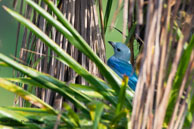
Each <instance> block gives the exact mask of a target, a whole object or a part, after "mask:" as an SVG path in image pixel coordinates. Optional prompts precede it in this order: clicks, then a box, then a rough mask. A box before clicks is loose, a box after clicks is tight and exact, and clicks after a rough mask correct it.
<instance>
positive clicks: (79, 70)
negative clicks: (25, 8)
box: [4, 6, 116, 105]
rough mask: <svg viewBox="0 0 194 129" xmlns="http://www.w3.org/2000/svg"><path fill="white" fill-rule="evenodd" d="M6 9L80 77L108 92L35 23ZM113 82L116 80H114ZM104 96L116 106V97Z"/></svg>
mask: <svg viewBox="0 0 194 129" xmlns="http://www.w3.org/2000/svg"><path fill="white" fill-rule="evenodd" d="M4 8H5V10H6V11H7V12H8V13H10V14H11V15H12V16H13V17H14V18H16V19H17V20H18V21H20V22H21V23H22V24H24V25H25V26H26V27H27V28H29V29H30V30H31V31H32V32H34V33H35V34H36V36H38V37H39V38H40V39H41V40H42V41H43V42H44V43H45V44H46V45H48V46H49V47H50V48H52V50H53V51H55V52H56V53H57V54H58V55H59V56H60V57H61V58H62V59H63V60H64V61H65V62H66V63H67V64H68V65H69V66H70V67H71V68H72V69H74V70H75V71H76V72H77V73H78V74H79V75H81V76H82V77H84V78H85V79H86V80H87V81H88V82H89V83H91V84H92V85H93V86H96V85H98V87H95V88H96V89H98V90H99V91H101V90H102V91H106V90H107V88H108V86H107V85H106V84H105V83H104V82H103V81H101V80H100V79H98V78H97V77H95V76H93V75H92V74H90V73H89V72H88V71H87V70H86V69H85V68H83V67H82V66H81V65H80V64H78V63H77V62H76V61H75V60H74V59H73V58H72V57H71V56H69V55H68V54H67V53H66V52H65V51H64V50H63V49H62V48H60V47H59V46H58V45H57V44H56V43H55V42H54V41H53V40H51V39H50V38H49V37H48V36H47V35H46V34H45V33H43V32H42V31H41V30H40V29H39V28H37V27H36V26H35V25H34V24H33V23H31V22H30V21H29V20H27V19H25V18H24V17H23V16H21V15H20V14H18V13H17V12H14V11H12V10H10V9H8V8H6V7H5V6H4ZM109 69H110V68H107V70H109ZM104 73H106V71H104ZM113 80H115V79H113ZM112 82H114V81H112ZM112 82H111V83H112ZM107 93H108V92H107ZM103 96H104V97H105V98H107V99H108V100H109V101H110V102H111V103H112V104H115V105H116V102H115V100H113V99H112V96H114V95H112V94H109V95H107V94H103Z"/></svg>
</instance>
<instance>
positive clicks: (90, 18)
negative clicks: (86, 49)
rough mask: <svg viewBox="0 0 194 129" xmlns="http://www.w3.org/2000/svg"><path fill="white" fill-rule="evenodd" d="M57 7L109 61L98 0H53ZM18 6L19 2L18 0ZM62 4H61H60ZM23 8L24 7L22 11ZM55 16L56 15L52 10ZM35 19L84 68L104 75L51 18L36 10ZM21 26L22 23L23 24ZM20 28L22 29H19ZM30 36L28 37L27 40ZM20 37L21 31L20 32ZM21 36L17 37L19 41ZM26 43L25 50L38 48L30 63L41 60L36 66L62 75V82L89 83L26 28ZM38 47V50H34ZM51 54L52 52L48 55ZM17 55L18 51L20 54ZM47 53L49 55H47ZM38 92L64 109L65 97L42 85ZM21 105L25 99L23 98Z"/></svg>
mask: <svg viewBox="0 0 194 129" xmlns="http://www.w3.org/2000/svg"><path fill="white" fill-rule="evenodd" d="M34 1H35V2H36V3H39V1H38V0H34ZM52 1H53V2H54V4H55V5H56V6H58V8H59V9H60V10H61V11H62V13H63V14H64V16H65V17H66V18H67V20H68V21H69V22H70V23H71V24H72V25H73V26H74V27H75V28H76V29H77V31H78V32H79V33H80V34H81V35H82V36H83V38H84V39H85V40H86V41H87V42H88V44H89V45H90V46H91V47H92V48H93V49H94V51H95V52H96V53H98V56H99V57H100V58H101V59H102V60H103V61H105V60H106V58H105V45H104V42H103V40H102V36H101V34H100V30H99V25H98V15H97V13H96V6H95V2H94V0H77V1H76V0H61V1H59V3H58V2H57V0H52ZM14 2H15V3H13V4H14V5H16V4H17V2H16V1H14ZM40 3H41V5H40V6H41V7H43V8H44V9H45V10H47V11H48V12H50V9H49V8H48V7H47V5H45V3H44V2H43V1H41V2H40ZM57 3H58V5H57ZM26 7H27V9H26V11H25V17H27V18H31V17H29V16H31V15H30V13H31V8H28V5H27V6H26ZM22 9H23V7H22V6H21V8H20V10H22ZM52 15H53V17H54V18H56V16H55V15H54V14H53V13H52ZM32 21H33V23H34V24H35V25H37V26H38V27H39V28H40V29H41V30H43V32H45V33H46V34H47V35H50V36H51V38H52V40H53V41H55V42H56V43H57V44H58V45H59V46H61V47H62V48H63V49H64V50H65V51H66V52H67V53H69V54H70V55H71V56H72V57H73V58H74V59H75V60H77V61H78V62H79V63H80V64H82V66H83V67H85V68H86V69H88V70H89V72H91V73H93V74H95V75H97V76H100V73H99V71H98V69H97V67H96V66H95V64H94V63H92V62H91V61H90V60H89V59H88V58H87V57H86V56H85V55H84V54H82V53H81V52H79V51H78V50H77V49H76V48H75V47H74V46H73V45H71V44H70V43H69V42H68V41H67V40H66V38H65V37H64V36H63V35H62V34H61V33H60V32H58V31H57V30H56V29H55V28H54V27H52V26H50V25H49V24H47V21H46V20H45V19H44V18H43V17H41V16H40V15H39V14H38V13H37V12H36V11H34V12H33V16H32ZM19 26H20V25H19ZM18 31H20V28H19V29H18ZM27 37H28V39H27ZM18 38H19V33H18ZM18 41H19V39H18V40H17V42H18ZM22 42H23V44H22V49H27V50H32V51H35V53H39V54H35V58H32V59H31V60H30V64H29V65H30V66H34V62H37V64H38V65H37V66H36V69H37V70H39V71H41V72H44V73H48V74H50V75H52V76H53V77H55V78H58V79H60V80H62V81H67V82H72V83H75V82H76V83H80V84H87V82H86V81H85V80H84V79H83V78H81V77H80V76H78V77H77V75H76V73H75V71H74V70H72V69H70V68H69V67H67V66H65V65H64V64H62V63H61V62H59V61H58V60H56V59H55V58H53V57H54V56H56V54H55V53H54V52H53V51H51V50H50V49H49V48H48V47H47V46H46V45H45V44H44V43H42V42H41V41H40V40H39V39H36V37H35V36H33V34H32V33H31V32H30V33H28V32H27V30H26V29H25V32H24V34H23V41H22ZM34 49H35V50H34ZM48 53H50V55H49V56H48ZM16 54H17V53H16ZM29 54H31V53H29V52H27V51H21V52H20V59H23V60H24V59H25V61H26V59H27V58H28V56H29ZM43 55H47V56H43ZM36 95H37V96H38V97H40V98H41V99H43V100H44V101H45V102H47V103H48V104H50V105H53V106H54V107H55V108H56V109H61V107H62V102H63V97H61V96H60V95H59V94H56V93H55V92H52V91H51V90H46V89H42V88H36ZM20 102H21V105H20V106H23V105H22V103H23V101H22V100H20Z"/></svg>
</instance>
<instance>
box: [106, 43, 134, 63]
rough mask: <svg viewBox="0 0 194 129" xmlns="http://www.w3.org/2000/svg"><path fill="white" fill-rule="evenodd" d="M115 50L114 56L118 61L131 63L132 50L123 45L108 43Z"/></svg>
mask: <svg viewBox="0 0 194 129" xmlns="http://www.w3.org/2000/svg"><path fill="white" fill-rule="evenodd" d="M108 43H110V45H111V46H112V47H113V49H114V56H115V57H116V58H118V59H121V60H124V61H129V60H130V56H131V51H130V49H129V48H128V47H127V46H126V45H125V44H123V43H119V42H112V41H108Z"/></svg>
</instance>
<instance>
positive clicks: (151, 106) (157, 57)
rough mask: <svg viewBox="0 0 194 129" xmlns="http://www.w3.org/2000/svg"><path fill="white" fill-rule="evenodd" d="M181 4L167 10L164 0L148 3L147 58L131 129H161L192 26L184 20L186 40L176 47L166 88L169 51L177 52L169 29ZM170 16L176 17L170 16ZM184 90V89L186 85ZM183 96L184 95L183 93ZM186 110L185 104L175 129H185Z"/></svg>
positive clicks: (169, 5) (136, 97)
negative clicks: (165, 80) (184, 46)
mask: <svg viewBox="0 0 194 129" xmlns="http://www.w3.org/2000/svg"><path fill="white" fill-rule="evenodd" d="M164 3H165V1H164ZM180 3H181V1H180V0H179V1H177V2H176V3H175V1H168V4H167V8H164V6H163V1H161V0H157V1H149V3H148V6H149V7H148V11H147V18H146V19H147V21H146V32H145V39H144V42H145V44H144V52H143V56H144V58H143V61H142V64H141V70H140V75H139V81H138V84H137V88H136V93H135V98H134V106H133V112H132V118H131V121H132V129H146V128H147V129H161V128H162V124H163V122H164V117H165V115H166V109H167V106H168V99H169V97H170V91H171V87H172V84H173V81H174V77H175V74H176V70H177V68H178V64H179V60H180V57H181V54H182V50H183V45H184V43H185V41H186V40H187V39H188V35H189V33H190V28H191V25H192V24H191V23H192V22H191V21H192V20H191V19H192V18H191V15H190V19H187V18H185V19H186V20H185V21H186V24H185V25H183V27H182V33H184V34H185V36H184V37H183V36H181V37H180V39H179V41H178V43H177V44H178V46H177V48H176V53H175V57H174V60H173V62H172V69H171V71H170V74H169V76H168V79H167V84H166V85H165V83H164V79H165V78H166V76H165V75H166V70H165V69H166V68H167V61H168V60H169V54H170V50H172V49H174V48H172V47H170V46H169V45H170V42H171V41H172V38H174V37H173V36H174V35H172V27H171V28H170V29H169V25H170V26H173V24H174V23H173V22H174V21H175V20H176V16H177V14H178V10H179V6H180ZM172 6H173V10H172ZM171 10H172V11H171ZM171 14H173V15H172V16H171ZM188 26H189V27H188ZM187 77H188V76H186V77H185V80H187ZM183 83H184V82H183ZM181 88H182V89H184V85H182V87H181ZM180 92H181V93H182V92H183V90H182V91H180ZM188 92H189V91H188ZM155 95H156V99H155ZM186 107H187V105H186V102H185V104H184V106H182V107H181V110H180V111H181V112H180V114H179V116H178V118H179V120H178V121H176V125H175V128H180V127H181V126H183V121H184V118H183V117H185V111H186ZM175 112H177V110H175ZM151 116H153V117H151ZM142 117H143V119H142ZM173 119H174V118H173Z"/></svg>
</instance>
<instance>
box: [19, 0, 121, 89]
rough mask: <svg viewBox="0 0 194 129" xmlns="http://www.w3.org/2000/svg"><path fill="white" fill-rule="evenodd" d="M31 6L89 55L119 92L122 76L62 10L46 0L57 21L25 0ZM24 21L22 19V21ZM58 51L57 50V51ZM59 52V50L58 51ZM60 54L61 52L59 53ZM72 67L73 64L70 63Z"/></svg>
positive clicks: (37, 6) (33, 3) (34, 4)
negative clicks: (108, 63) (95, 49)
mask: <svg viewBox="0 0 194 129" xmlns="http://www.w3.org/2000/svg"><path fill="white" fill-rule="evenodd" d="M25 1H26V2H27V3H28V4H29V5H30V6H32V7H33V8H34V9H35V10H36V11H38V12H39V13H40V14H41V15H42V16H43V17H44V18H46V19H47V20H48V21H49V22H50V23H51V24H52V25H53V26H55V27H56V29H57V30H58V31H60V32H61V33H62V34H63V35H64V36H65V37H66V38H67V39H68V40H69V41H70V42H71V43H72V44H73V45H75V47H77V48H78V49H79V50H80V51H81V52H83V53H84V54H85V55H87V57H89V58H90V59H91V60H92V61H94V63H95V64H96V65H97V67H98V68H99V70H100V72H101V74H102V75H104V77H105V78H106V79H107V81H108V82H109V83H110V85H111V86H112V88H113V89H114V90H115V92H117V91H118V90H119V87H120V85H119V84H121V80H120V78H119V77H118V76H117V75H116V74H114V72H113V71H112V70H111V69H110V68H109V67H108V66H107V65H106V64H105V63H104V62H103V61H102V60H101V59H100V58H99V57H98V56H97V55H96V54H95V53H94V52H93V50H92V49H91V48H90V46H89V45H88V44H87V42H86V41H85V40H84V39H83V38H82V37H81V36H80V34H79V33H78V32H77V31H76V30H75V29H74V28H73V26H72V25H71V24H70V23H69V22H68V21H67V19H66V18H65V17H64V15H63V14H62V13H61V11H60V10H59V9H58V8H57V7H56V6H55V5H54V4H53V2H52V1H50V0H44V2H45V3H47V4H48V6H49V7H50V9H51V10H52V11H53V12H54V14H55V15H56V16H57V18H58V19H59V20H60V22H61V23H62V24H61V23H60V22H59V21H57V20H56V19H54V18H53V17H52V16H51V15H50V14H49V13H48V12H46V11H45V10H44V9H42V8H41V7H40V6H39V5H37V4H36V3H35V2H33V1H32V0H25ZM20 22H22V21H20ZM63 25H64V26H65V27H64V26H63ZM55 52H56V51H55ZM56 53H57V54H58V52H56ZM59 55H60V54H59ZM70 67H71V65H70Z"/></svg>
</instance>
